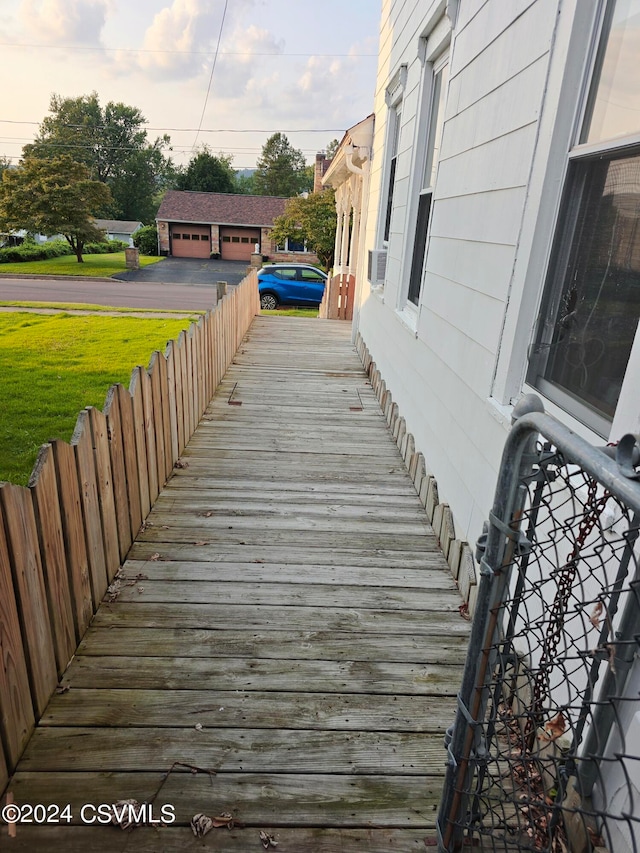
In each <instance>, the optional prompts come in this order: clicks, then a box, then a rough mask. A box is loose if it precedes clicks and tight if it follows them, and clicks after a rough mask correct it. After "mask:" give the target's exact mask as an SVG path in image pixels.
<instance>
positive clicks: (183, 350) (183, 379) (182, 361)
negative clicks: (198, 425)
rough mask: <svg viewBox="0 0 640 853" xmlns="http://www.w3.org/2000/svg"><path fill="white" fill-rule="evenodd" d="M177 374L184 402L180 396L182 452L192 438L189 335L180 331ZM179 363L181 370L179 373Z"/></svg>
mask: <svg viewBox="0 0 640 853" xmlns="http://www.w3.org/2000/svg"><path fill="white" fill-rule="evenodd" d="M176 356H177V362H176V376H179V378H180V389H181V391H182V403H180V398H178V414H180V412H182V447H181V448H180V453H182V451H183V450H184V446H185V444H186V443H187V442H188V441H189V439H190V438H191V433H190V432H189V401H188V393H189V392H188V388H189V386H188V384H187V335H186V333H185V332H180V336H179V337H178V348H177V350H176ZM178 364H179V366H180V371H179V373H178V369H177V368H178Z"/></svg>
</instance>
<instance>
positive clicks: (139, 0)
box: [0, 0, 381, 168]
mask: <svg viewBox="0 0 640 853" xmlns="http://www.w3.org/2000/svg"><path fill="white" fill-rule="evenodd" d="M225 5H226V11H225ZM380 5H381V3H380V0H349V2H347V3H345V2H344V0H322V2H317V0H0V10H1V11H2V15H0V79H2V80H3V86H2V89H1V92H0V155H4V156H7V157H12V158H13V161H14V162H17V159H18V158H19V157H20V152H21V149H22V146H23V145H24V144H25V142H28V141H29V140H30V139H32V138H33V135H34V134H35V133H36V132H37V129H38V127H37V126H38V123H39V122H40V121H41V120H42V118H43V117H44V116H45V115H46V114H47V111H48V107H49V101H50V97H51V94H52V93H55V94H59V95H61V96H63V97H75V96H78V95H85V94H89V93H90V92H92V91H94V90H95V91H96V92H97V93H98V95H99V97H100V102H101V103H102V104H103V105H104V104H105V103H107V102H108V101H123V102H124V103H125V104H128V105H131V106H135V107H138V108H139V109H140V110H141V111H142V112H143V114H144V116H145V118H146V119H147V121H148V133H149V136H150V137H152V138H155V136H157V135H160V134H162V133H165V132H166V133H168V134H169V135H170V136H171V141H172V145H173V156H174V159H175V160H176V161H177V162H187V161H188V159H189V154H190V152H191V151H192V150H193V146H194V145H196V146H197V145H200V144H202V143H206V144H208V145H209V146H210V147H211V149H212V150H213V151H214V152H218V151H224V152H226V153H231V154H233V157H234V159H233V165H234V166H235V167H236V168H245V167H252V166H254V165H255V160H256V157H257V156H258V155H259V153H260V149H261V147H262V145H263V144H264V142H265V140H266V138H267V137H268V136H269V135H270V133H273V132H276V131H283V132H285V133H286V134H287V136H288V137H289V140H290V142H291V143H292V144H293V145H294V146H295V147H296V148H301V149H302V150H303V151H304V154H305V156H306V157H307V160H308V162H311V161H312V160H313V158H314V155H315V152H316V151H317V150H319V149H321V148H323V147H324V146H325V145H326V144H327V143H328V142H329V141H330V140H331V139H333V138H334V137H337V138H340V137H341V135H342V132H343V131H344V130H346V129H347V127H349V126H351V125H353V124H356V122H358V121H360V120H361V119H362V118H364V117H365V116H367V115H368V114H369V113H370V112H371V111H372V109H373V91H374V83H375V72H376V56H375V55H376V53H377V48H378V34H379V17H380ZM219 39H220V47H219V52H218V55H217V58H215V57H216V47H217V45H218V40H219ZM214 58H215V67H213V66H214ZM212 67H213V75H212ZM208 90H209V91H208ZM207 91H208V95H207ZM246 131H255V132H246ZM303 131H306V132H303ZM311 131H318V132H311Z"/></svg>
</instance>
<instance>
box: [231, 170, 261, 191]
mask: <svg viewBox="0 0 640 853" xmlns="http://www.w3.org/2000/svg"><path fill="white" fill-rule="evenodd" d="M235 185H236V188H235V192H236V193H238V194H239V195H257V193H256V188H255V181H254V179H253V175H241V174H240V172H236V173H235Z"/></svg>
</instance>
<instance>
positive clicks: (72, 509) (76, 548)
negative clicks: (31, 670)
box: [51, 440, 93, 666]
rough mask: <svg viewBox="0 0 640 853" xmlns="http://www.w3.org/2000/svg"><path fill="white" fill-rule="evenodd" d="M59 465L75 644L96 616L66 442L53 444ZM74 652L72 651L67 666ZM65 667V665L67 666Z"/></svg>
mask: <svg viewBox="0 0 640 853" xmlns="http://www.w3.org/2000/svg"><path fill="white" fill-rule="evenodd" d="M51 446H52V449H53V458H54V459H55V463H56V476H57V485H58V495H59V501H60V512H61V515H62V532H63V536H64V547H65V554H66V558H67V572H68V577H69V588H70V589H71V593H72V602H71V607H72V610H73V619H74V625H75V630H76V645H77V643H78V642H80V640H81V639H82V637H83V635H84V632H85V631H86V630H87V628H88V627H89V622H91V617H92V616H93V602H92V595H91V580H90V571H89V557H88V554H87V538H86V535H85V530H86V522H85V519H84V517H83V514H82V497H81V495H80V483H79V477H78V462H77V458H76V454H75V452H74V449H73V447H71V445H69V444H67V443H66V442H65V441H60V440H56V441H53V442H52V443H51ZM74 651H75V647H74V648H73V649H72V652H71V655H70V656H69V658H68V659H67V663H68V661H69V660H71V656H72V655H73V652H74ZM65 666H66V664H65Z"/></svg>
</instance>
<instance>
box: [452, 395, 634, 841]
mask: <svg viewBox="0 0 640 853" xmlns="http://www.w3.org/2000/svg"><path fill="white" fill-rule="evenodd" d="M639 443H640V437H638V436H633V435H627V436H625V437H624V438H623V439H621V441H620V442H619V443H618V445H617V447H616V448H612V447H606V448H598V447H593V446H592V445H590V444H588V443H587V442H586V441H584V440H582V439H581V438H580V437H578V436H577V435H576V434H575V433H573V432H572V431H571V430H570V429H568V428H567V427H565V426H564V425H562V424H561V423H559V422H558V421H556V420H555V419H554V418H552V417H551V416H549V415H547V414H545V412H544V407H543V405H542V402H541V401H540V399H539V398H538V397H537V396H535V395H533V394H531V395H527V396H526V397H524V398H523V399H522V400H521V401H520V403H519V404H518V406H516V408H515V409H514V424H513V427H512V429H511V432H510V434H509V436H508V438H507V441H506V444H505V448H504V452H503V457H502V463H501V467H500V471H499V474H498V481H497V486H496V491H495V498H494V505H493V510H492V512H491V514H490V517H489V521H488V523H487V524H485V533H484V534H483V536H482V537H481V539H480V541H479V543H478V557H479V562H480V575H481V578H480V585H479V589H478V599H477V605H476V610H475V616H474V620H473V625H472V629H471V636H470V641H469V652H468V656H467V660H466V664H465V668H464V674H463V681H462V687H461V690H460V693H459V696H458V712H457V714H456V718H455V722H454V724H453V726H452V727H451V729H450V730H449V732H448V734H447V744H446V745H447V749H448V756H449V760H448V767H447V773H446V779H445V787H444V792H443V796H442V801H441V804H440V810H439V814H438V821H437V829H438V843H439V850H440V851H446V853H453V851H458V850H461V849H463V848H465V849H466V848H472V849H490V850H501V851H511V850H549V851H553V853H555V851H566V850H573V849H578V846H576V847H573V846H572V844H571V842H568V843H567V838H566V836H564V841H562V843H559V842H554V841H553V839H552V838H551V835H552V833H551V832H548V835H549V838H548V843H547V844H546V846H544V843H543V842H542V841H541V840H540V838H539V837H535V838H533V834H532V833H531V832H530V837H529V840H527V838H526V837H525V839H524V840H523V839H522V837H521V836H522V833H520V836H518V833H514V835H513V837H512V838H511V839H510V840H505V838H502V839H501V840H500V841H495V840H494V841H493V842H492V840H491V838H492V833H491V829H490V827H487V826H484V827H483V826H482V812H483V808H484V809H485V812H486V804H485V803H484V801H483V796H484V795H485V794H486V789H487V788H488V787H489V783H488V782H487V781H486V767H487V764H488V762H490V761H493V762H494V769H495V768H496V767H497V765H496V764H495V762H496V761H497V759H496V753H497V752H498V749H497V744H496V739H497V735H496V728H495V727H496V722H495V706H496V705H497V704H498V700H497V699H496V696H495V692H496V688H495V682H494V687H493V690H494V694H493V695H492V693H491V686H490V684H491V682H492V680H493V679H494V678H495V672H496V669H501V668H502V670H503V669H504V666H505V660H506V659H507V657H508V655H509V653H511V654H512V655H513V647H512V646H511V647H509V643H510V642H511V640H510V634H509V630H510V629H511V627H512V620H513V618H514V616H513V613H509V612H508V610H507V609H505V602H506V600H507V599H509V596H510V595H512V593H513V589H514V587H515V588H516V589H517V588H518V585H519V584H521V583H526V582H527V580H526V577H527V567H528V564H529V559H530V554H531V553H532V550H533V549H534V548H535V547H536V530H535V524H536V517H537V513H538V508H537V507H536V506H535V502H536V501H535V499H533V500H532V491H534V490H535V489H536V488H538V487H537V486H536V485H535V483H536V479H537V481H538V483H540V482H541V481H543V480H544V481H545V482H546V483H547V484H548V483H549V481H550V480H549V475H548V473H547V469H548V466H549V465H551V467H553V465H554V464H555V465H558V464H565V465H569V466H571V468H570V470H573V466H577V467H578V468H579V469H581V475H584V478H585V482H587V483H588V484H589V494H590V499H591V500H593V501H595V502H596V503H597V502H598V501H600V504H602V502H603V500H605V498H603V497H602V495H603V493H604V495H606V496H607V498H606V499H608V497H609V496H611V497H612V498H613V499H614V500H616V501H617V502H618V503H617V505H622V506H624V507H626V509H627V510H628V518H629V519H630V522H629V523H628V529H627V531H626V532H625V533H624V535H623V536H622V540H623V544H622V547H621V554H620V561H619V566H618V568H617V576H616V580H615V583H614V584H613V586H612V591H611V593H610V597H609V598H608V599H607V602H606V604H605V607H606V608H607V619H608V625H609V627H608V628H607V631H609V630H611V632H612V634H613V628H612V625H613V623H612V621H611V617H613V615H614V614H616V613H617V616H616V624H615V629H616V630H615V634H614V636H612V640H611V642H609V643H606V645H605V641H604V640H603V639H602V637H603V636H604V635H603V634H602V633H601V634H600V643H601V645H602V646H603V647H604V648H605V649H606V650H607V652H608V655H607V653H604V652H603V650H600V651H601V652H602V653H596V651H597V650H596V651H594V652H593V653H592V654H593V662H589V663H588V667H590V670H589V673H588V676H589V677H588V689H586V690H585V691H584V693H583V694H580V695H578V697H577V700H576V701H577V702H578V704H579V706H581V711H580V715H579V716H578V719H579V725H578V726H577V727H576V730H575V731H573V732H572V734H573V742H572V746H571V749H570V750H569V751H568V752H567V755H566V757H565V758H563V768H562V769H563V773H564V776H563V784H562V785H558V790H557V791H555V793H554V798H555V799H554V801H553V802H550V803H549V805H548V806H546V807H545V808H546V812H545V814H544V815H543V817H540V814H541V813H538V819H540V820H545V821H547V820H549V822H550V823H551V822H552V821H556V822H557V821H558V820H560V819H561V818H564V817H566V812H567V808H566V805H565V806H563V800H564V798H565V797H566V796H567V794H569V793H570V792H569V790H568V786H567V784H566V783H567V779H566V775H567V773H571V777H572V785H573V780H575V779H577V790H578V791H579V797H589V796H590V794H591V792H592V789H593V786H594V783H595V781H596V777H597V776H598V774H599V772H600V770H599V767H600V764H601V763H602V761H603V760H604V755H603V749H602V742H603V736H602V735H603V733H604V742H605V743H606V740H607V737H608V734H607V733H608V732H609V731H610V729H611V727H612V724H613V723H614V722H615V720H616V719H617V717H616V714H617V710H616V703H615V702H614V699H620V697H621V696H622V694H623V692H624V684H625V683H626V678H627V676H628V673H629V670H630V667H631V664H632V662H633V660H634V658H635V657H636V655H637V653H638V650H639V648H640V597H639V594H638V593H639V589H640V570H639V566H638V562H639V561H638V560H637V558H636V555H635V553H634V549H635V546H636V539H637V536H638V523H639V520H640V482H638V479H639V478H640V472H639V471H637V470H636V466H637V465H638V463H639V459H640V452H639V447H640V444H639ZM551 460H555V461H551ZM558 460H560V463H558ZM551 476H553V475H551ZM592 484H593V487H592ZM540 488H541V487H540ZM530 490H531V491H530ZM596 492H597V494H598V495H600V497H596ZM525 504H526V507H527V508H526V511H525ZM602 505H603V504H602ZM525 521H526V525H525V523H524V522H525ZM525 526H526V529H523V528H524V527H525ZM592 530H593V525H592V527H591V528H590V529H589V533H591V531H592ZM586 532H587V531H586V530H585V534H586ZM597 533H598V530H597V529H596V534H597ZM580 535H581V534H580ZM583 541H584V537H583ZM569 562H571V559H570V560H569ZM573 562H574V563H575V564H576V566H577V564H578V563H579V559H578V558H574V560H573ZM566 566H567V564H565V565H564V566H563V567H562V568H560V569H559V570H558V571H557V572H556V576H557V577H556V580H555V581H554V583H556V584H557V585H558V589H559V588H560V584H561V583H562V580H561V573H562V571H565V572H566ZM574 568H575V567H574ZM514 572H515V573H514ZM552 573H553V572H552ZM558 578H560V579H558ZM623 588H624V592H625V593H626V594H627V596H626V597H625V598H622V597H621V592H622V591H623ZM607 594H608V595H609V593H607ZM560 599H562V596H560ZM514 600H515V599H514ZM512 603H513V602H512V601H510V605H511V604H512ZM555 603H556V602H555V601H554V605H555ZM552 609H553V608H552ZM619 609H620V612H618V610H619ZM559 621H560V623H561V624H563V623H562V619H560V620H559ZM594 624H595V623H594ZM547 630H548V628H547ZM603 631H604V629H603ZM551 646H552V648H551V649H550V650H547V651H550V653H553V652H554V651H555V648H553V643H552V644H551ZM556 647H557V641H556ZM503 653H504V656H503ZM542 659H543V660H544V655H543V658H542ZM614 660H615V664H616V666H615V667H614V665H613V661H614ZM537 677H538V676H536V678H537ZM543 677H544V674H543ZM505 678H506V676H505ZM596 684H598V691H597V696H596V691H595V685H596ZM596 700H597V701H596ZM633 702H634V708H635V704H636V700H635V699H634V700H633ZM492 708H493V709H494V710H493V711H492V710H491V709H492ZM637 708H638V710H640V698H638V700H637ZM528 713H529V714H530V715H531V713H532V712H531V710H529V712H528ZM587 713H588V714H589V723H590V724H589V725H588V726H585V719H586V716H587ZM492 714H493V715H494V716H493V717H492ZM551 722H552V723H553V720H552V721H551ZM527 725H529V723H527ZM531 725H533V726H535V725H539V721H536V720H534V721H533V722H532V723H531ZM530 732H531V728H529V735H530ZM526 734H527V733H526V732H525V735H526ZM527 736H528V735H527ZM523 737H524V735H523ZM623 746H624V747H625V750H624V751H625V755H624V756H623V757H624V758H625V759H631V760H639V761H640V743H638V744H633V745H631V746H632V747H633V752H635V755H633V754H632V755H629V751H630V745H629V744H628V743H627V744H624V741H623ZM492 756H493V757H492ZM565 762H566V768H568V769H567V770H566V771H565ZM521 764H523V762H521ZM495 775H496V776H499V773H496V774H495ZM627 781H628V777H627ZM629 784H630V783H629ZM528 790H530V789H528ZM632 797H633V794H632ZM521 799H522V798H521ZM631 802H632V803H633V798H632V800H631ZM565 803H566V800H565ZM512 807H513V810H514V812H516V811H517V810H518V809H521V810H522V811H525V806H522V805H520V804H518V803H517V801H516V799H515V797H514V800H513V801H512ZM563 813H564V815H563ZM574 813H577V814H578V817H579V818H580V820H581V821H582V822H583V823H586V821H585V813H583V811H582V810H581V807H580V805H578V806H577V807H576V808H575V809H574ZM587 817H593V814H592V813H591V814H590V815H588V816H587ZM596 817H598V818H599V819H600V822H601V823H602V822H603V821H604V822H605V823H606V815H603V814H601V813H598V815H597V816H596ZM624 817H625V819H626V820H627V821H628V822H630V824H631V829H630V834H631V845H630V848H629V849H632V850H634V851H637V850H638V849H640V845H639V844H638V840H637V839H638V838H640V803H639V802H637V801H636V804H635V807H634V808H633V814H631V815H625V816H624ZM636 821H637V822H638V823H637V824H636ZM545 826H546V824H545ZM602 834H603V835H606V833H602ZM582 835H583V836H584V837H585V838H587V841H586V842H585V843H586V847H583V848H582V849H587V850H588V849H594V848H595V846H597V844H598V840H597V836H596V837H595V839H594V838H591V840H590V841H589V839H588V836H587V835H586V833H585V832H583V833H582ZM532 839H533V840H532ZM599 841H600V842H601V841H602V839H599ZM609 853H618V851H617V850H615V851H614V850H612V849H610V850H609Z"/></svg>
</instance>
